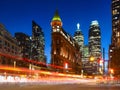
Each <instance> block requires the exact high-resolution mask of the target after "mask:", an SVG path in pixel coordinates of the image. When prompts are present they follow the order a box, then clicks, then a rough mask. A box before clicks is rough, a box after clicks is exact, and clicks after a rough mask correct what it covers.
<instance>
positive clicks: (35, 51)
mask: <svg viewBox="0 0 120 90" xmlns="http://www.w3.org/2000/svg"><path fill="white" fill-rule="evenodd" d="M44 47H45V39H44V33H43V31H42V28H41V27H40V26H39V25H38V24H37V23H36V22H35V21H32V59H34V60H37V61H40V62H44V63H46V60H45V54H44Z"/></svg>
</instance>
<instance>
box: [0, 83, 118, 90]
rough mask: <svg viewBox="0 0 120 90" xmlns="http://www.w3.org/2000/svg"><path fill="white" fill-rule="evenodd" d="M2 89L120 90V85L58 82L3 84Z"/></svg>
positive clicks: (0, 89) (0, 86)
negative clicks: (51, 83)
mask: <svg viewBox="0 0 120 90" xmlns="http://www.w3.org/2000/svg"><path fill="white" fill-rule="evenodd" d="M0 90H120V86H114V85H85V84H57V85H45V84H44V85H38V84H37V85H32V84H30V85H29V84H28V85H24V84H22V85H20V84H8V85H7V84H6V85H4V84H3V85H2V84H1V85H0Z"/></svg>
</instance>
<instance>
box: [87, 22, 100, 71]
mask: <svg viewBox="0 0 120 90" xmlns="http://www.w3.org/2000/svg"><path fill="white" fill-rule="evenodd" d="M89 54H90V60H91V58H92V59H93V58H94V60H92V65H93V71H94V73H98V68H99V64H98V59H99V58H101V32H100V26H99V23H98V21H97V20H95V21H92V22H91V25H90V29H89Z"/></svg>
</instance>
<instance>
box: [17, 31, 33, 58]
mask: <svg viewBox="0 0 120 90" xmlns="http://www.w3.org/2000/svg"><path fill="white" fill-rule="evenodd" d="M15 39H16V40H17V42H18V45H19V47H20V53H21V57H22V58H28V59H30V57H31V55H30V53H31V51H30V50H31V42H30V37H29V36H28V35H26V34H24V33H22V32H17V33H15Z"/></svg>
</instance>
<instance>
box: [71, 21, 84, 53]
mask: <svg viewBox="0 0 120 90" xmlns="http://www.w3.org/2000/svg"><path fill="white" fill-rule="evenodd" d="M73 38H74V39H75V41H76V42H77V43H78V45H79V47H80V52H81V53H82V52H83V47H84V36H83V34H82V31H81V29H80V24H79V23H78V24H77V30H76V32H75V34H74V37H73Z"/></svg>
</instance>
